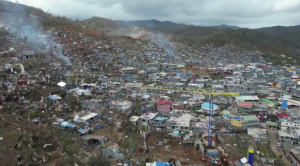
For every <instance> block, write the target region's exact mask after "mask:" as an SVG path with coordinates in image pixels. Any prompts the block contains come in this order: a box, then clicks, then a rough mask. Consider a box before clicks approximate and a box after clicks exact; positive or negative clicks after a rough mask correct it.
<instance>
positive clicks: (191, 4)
mask: <svg viewBox="0 0 300 166" xmlns="http://www.w3.org/2000/svg"><path fill="white" fill-rule="evenodd" d="M18 2H19V3H22V4H26V5H29V6H34V7H39V8H41V9H43V10H44V11H47V12H51V13H53V14H58V15H64V16H67V17H70V18H73V19H75V18H79V19H86V18H90V17H92V16H99V17H104V18H108V19H113V20H150V19H157V20H160V21H173V22H176V23H185V24H194V25H203V26H209V25H220V24H227V25H237V26H240V27H248V28H259V27H267V26H276V25H283V26H291V25H299V24H300V0H18Z"/></svg>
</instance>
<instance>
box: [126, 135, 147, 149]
mask: <svg viewBox="0 0 300 166" xmlns="http://www.w3.org/2000/svg"><path fill="white" fill-rule="evenodd" d="M127 136H128V138H127V139H125V140H124V146H123V147H124V148H125V149H131V148H132V149H135V150H136V149H138V148H140V146H141V145H142V143H143V138H142V136H141V134H139V133H129V134H127Z"/></svg>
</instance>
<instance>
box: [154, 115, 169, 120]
mask: <svg viewBox="0 0 300 166" xmlns="http://www.w3.org/2000/svg"><path fill="white" fill-rule="evenodd" d="M155 120H158V121H164V120H168V118H165V117H160V116H158V117H156V118H155Z"/></svg>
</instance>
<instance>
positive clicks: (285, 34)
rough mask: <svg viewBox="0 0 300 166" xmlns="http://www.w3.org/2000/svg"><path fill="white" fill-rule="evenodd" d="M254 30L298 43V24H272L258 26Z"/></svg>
mask: <svg viewBox="0 0 300 166" xmlns="http://www.w3.org/2000/svg"><path fill="white" fill-rule="evenodd" d="M256 31H259V32H263V33H265V34H268V35H272V36H277V37H278V38H283V39H285V40H290V41H292V42H296V43H300V25H297V26H286V27H285V26H274V27H266V28H259V29H256Z"/></svg>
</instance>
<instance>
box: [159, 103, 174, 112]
mask: <svg viewBox="0 0 300 166" xmlns="http://www.w3.org/2000/svg"><path fill="white" fill-rule="evenodd" d="M157 111H158V112H162V113H169V112H170V111H171V104H157Z"/></svg>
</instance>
